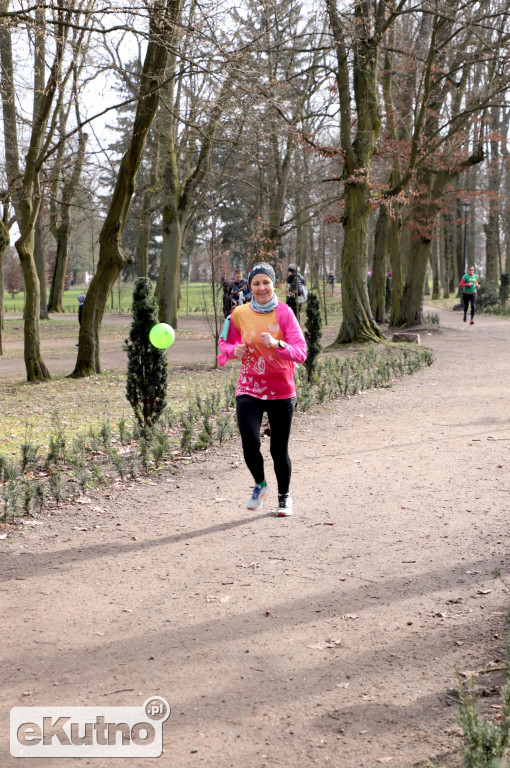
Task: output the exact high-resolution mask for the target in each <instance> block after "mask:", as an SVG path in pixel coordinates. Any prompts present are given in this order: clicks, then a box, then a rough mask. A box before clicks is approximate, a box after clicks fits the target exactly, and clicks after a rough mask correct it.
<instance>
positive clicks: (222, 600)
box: [220, 595, 230, 603]
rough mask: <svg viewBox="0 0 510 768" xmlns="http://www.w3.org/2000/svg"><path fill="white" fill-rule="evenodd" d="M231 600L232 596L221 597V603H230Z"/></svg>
mask: <svg viewBox="0 0 510 768" xmlns="http://www.w3.org/2000/svg"><path fill="white" fill-rule="evenodd" d="M229 600H230V595H225V597H220V603H228V601H229Z"/></svg>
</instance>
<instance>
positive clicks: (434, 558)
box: [0, 312, 510, 768]
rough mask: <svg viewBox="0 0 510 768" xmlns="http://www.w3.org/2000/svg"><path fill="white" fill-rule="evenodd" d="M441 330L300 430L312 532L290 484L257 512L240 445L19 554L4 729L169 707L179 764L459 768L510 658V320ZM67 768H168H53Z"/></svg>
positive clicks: (58, 524) (449, 323)
mask: <svg viewBox="0 0 510 768" xmlns="http://www.w3.org/2000/svg"><path fill="white" fill-rule="evenodd" d="M439 314H440V316H441V328H440V329H439V330H436V331H434V332H433V333H431V334H430V335H427V332H424V335H423V336H422V343H423V344H425V345H426V346H429V347H430V348H431V349H432V350H433V351H434V354H435V356H436V362H435V363H434V365H433V366H432V367H430V368H428V369H426V370H423V371H420V372H419V373H417V374H415V375H414V376H412V377H406V378H405V379H403V380H399V381H397V382H395V383H394V385H393V387H391V388H384V389H378V390H371V391H368V392H367V393H365V394H362V395H359V396H356V397H353V398H350V399H344V400H339V401H336V402H335V403H333V404H330V405H327V406H325V407H321V408H318V409H315V410H314V411H313V412H312V413H308V414H306V415H303V416H300V417H299V418H297V420H296V422H295V426H294V428H293V433H292V442H291V455H292V459H293V466H294V476H293V483H292V492H293V496H294V500H295V510H296V514H295V516H294V517H293V518H289V519H284V520H282V519H277V518H275V517H273V516H272V515H271V512H272V510H273V508H274V506H275V502H276V492H275V489H274V483H273V488H272V492H271V493H270V497H269V499H268V500H267V501H266V506H265V507H264V509H263V510H261V511H259V512H257V513H253V512H248V513H247V512H246V511H245V510H244V509H243V506H244V502H245V499H246V497H247V495H248V491H249V487H250V478H249V475H248V472H247V470H246V469H245V467H244V464H243V462H242V458H241V455H240V450H239V445H238V442H237V441H232V442H231V443H230V444H229V445H228V446H226V447H224V448H222V449H217V450H212V451H210V452H209V453H207V454H205V455H200V456H198V457H197V459H196V460H195V461H194V462H193V464H191V465H189V466H184V467H180V468H179V470H178V472H177V474H171V473H168V474H165V475H163V476H161V477H158V479H157V480H148V481H147V480H143V481H140V482H136V483H133V484H132V485H131V487H129V488H128V489H124V490H122V489H118V490H113V491H112V492H111V493H109V494H106V495H105V494H99V493H94V494H91V495H90V496H89V497H88V500H83V503H82V504H75V505H74V506H72V507H69V508H67V509H66V511H65V514H60V515H56V514H54V515H51V516H48V517H43V518H40V520H38V521H37V522H40V523H41V524H39V525H35V526H33V528H32V529H29V530H26V531H25V532H24V533H17V534H10V535H9V537H8V538H7V539H6V540H3V541H1V542H0V548H1V552H2V559H1V563H2V565H1V568H2V576H3V580H4V589H3V597H4V610H3V617H2V625H3V627H2V628H3V636H4V638H5V639H6V641H5V642H4V643H3V645H2V652H1V653H2V657H3V658H2V670H3V671H2V682H3V685H2V689H3V700H4V707H3V719H2V725H3V726H4V728H3V732H4V734H5V733H6V730H5V727H6V724H7V718H8V712H9V709H10V707H12V706H21V705H32V706H35V705H42V704H45V705H46V704H52V705H59V704H60V705H64V704H67V705H73V706H77V705H80V704H84V705H89V706H92V705H94V706H96V705H100V706H104V705H105V704H107V705H110V706H112V705H124V706H134V705H139V704H142V703H143V702H144V701H145V700H146V699H147V698H149V697H151V696H155V695H159V696H164V697H165V698H166V699H167V700H168V701H169V703H170V705H171V707H172V713H171V716H170V718H169V720H168V721H167V723H166V725H165V727H164V749H165V751H164V753H163V755H162V757H161V758H160V759H159V762H158V765H161V766H165V768H188V766H205V767H206V768H226V767H227V766H250V768H263V767H264V766H267V768H276V766H285V768H291V766H292V768H294V767H295V766H303V767H306V766H311V765H319V766H335V767H338V768H359V767H360V766H363V768H372V767H373V768H377V766H380V765H382V764H383V765H384V764H388V765H389V766H392V767H393V766H395V767H399V768H400V767H402V768H404V767H408V766H413V765H418V764H419V765H428V764H429V763H428V762H427V761H429V760H430V761H434V765H437V764H441V765H444V766H446V765H460V762H461V760H460V757H459V754H458V752H459V750H460V748H461V740H460V738H459V728H458V725H457V706H456V704H455V703H454V701H453V700H452V697H451V694H450V693H449V691H450V689H452V688H455V687H456V685H457V683H456V680H455V670H454V665H457V667H458V669H459V670H461V671H465V670H468V671H477V670H481V669H484V670H486V669H488V668H490V666H491V664H493V665H494V666H497V665H498V663H499V661H500V660H501V659H502V657H503V650H502V649H503V648H504V646H505V645H506V643H507V637H506V635H505V632H504V617H505V615H506V613H507V611H508V607H509V600H508V596H507V594H506V593H505V591H504V589H503V586H502V584H501V582H500V581H499V580H497V579H496V578H495V577H494V576H493V575H492V572H493V570H494V569H495V568H501V570H502V572H503V575H505V572H507V569H508V565H509V559H508V546H507V526H508V494H509V484H510V483H509V474H508V467H509V465H510V453H509V449H510V419H509V415H508V414H509V411H508V384H509V381H510V355H509V352H510V347H509V343H510V322H508V321H505V320H502V319H499V318H490V317H480V318H477V323H476V325H474V326H469V325H467V326H464V325H463V323H462V320H461V317H460V316H459V315H458V314H457V313H452V312H449V313H447V312H440V313H439ZM265 452H266V455H269V454H268V446H267V444H266V445H265ZM268 475H269V478H270V479H271V478H272V477H273V473H272V469H271V471H270V472H269V473H268ZM477 680H478V681H479V684H480V685H483V686H485V688H486V693H487V696H486V697H485V698H484V699H483V702H484V703H483V710H484V711H487V712H491V713H492V715H493V716H494V715H495V714H496V715H497V712H498V710H497V709H495V708H494V705H497V703H498V701H499V699H498V696H497V687H498V686H499V684H500V683H501V677H499V678H498V673H493V674H492V675H489V674H485V675H482V676H480V677H479V678H477ZM6 741H7V740H6V739H5V738H4V739H3V755H2V759H1V764H2V766H9V767H10V766H19V765H20V764H22V765H23V768H27V767H28V766H29V765H31V764H32V761H31V760H29V761H28V760H27V761H21V760H16V759H14V758H11V757H9V756H8V754H7V751H8V748H7V749H6ZM63 764H65V768H75V767H76V768H78V767H79V766H81V765H86V766H93V767H94V768H103V766H105V767H106V766H107V767H108V768H124V767H125V766H129V768H141V766H145V765H147V766H148V765H153V764H154V763H152V762H149V760H143V759H135V758H131V759H130V758H128V759H115V758H111V759H109V760H106V759H102V758H97V759H96V758H94V759H92V758H91V759H90V760H88V759H85V758H84V759H72V758H69V759H66V760H65V761H62V760H57V759H55V760H51V759H41V760H39V761H38V763H37V765H38V766H43V767H44V768H46V766H62V765H63ZM431 764H432V763H431Z"/></svg>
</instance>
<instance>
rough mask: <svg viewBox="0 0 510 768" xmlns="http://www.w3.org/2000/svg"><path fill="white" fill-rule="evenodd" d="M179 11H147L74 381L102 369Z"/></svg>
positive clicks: (164, 4) (168, 5) (159, 6)
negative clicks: (109, 316)
mask: <svg viewBox="0 0 510 768" xmlns="http://www.w3.org/2000/svg"><path fill="white" fill-rule="evenodd" d="M180 7H181V4H180V0H158V2H156V3H154V4H153V5H152V6H151V7H150V9H149V11H148V14H149V33H148V40H149V42H148V45H147V51H146V54H145V59H144V64H143V69H142V73H141V78H140V91H139V98H138V102H137V110H136V115H135V119H134V122H133V132H132V136H131V140H130V143H129V147H128V149H127V151H126V153H125V154H124V156H123V158H122V161H121V164H120V168H119V172H118V175H117V181H116V185H115V190H114V192H113V196H112V199H111V203H110V206H109V209H108V213H107V216H106V219H105V222H104V225H103V228H102V230H101V234H100V237H99V242H100V251H99V262H98V265H97V271H96V274H95V275H94V277H93V279H92V282H91V284H90V287H89V290H88V292H87V298H86V300H85V304H84V307H83V317H82V323H81V326H80V336H79V348H78V358H77V361H76V365H75V368H74V371H73V374H72V375H73V376H75V377H80V376H87V375H89V374H91V373H99V372H100V371H101V363H100V343H99V332H100V328H101V323H102V319H103V315H104V311H105V307H106V302H107V299H108V296H109V294H110V291H111V289H112V287H113V285H114V283H115V280H116V279H117V277H118V276H119V274H120V272H121V271H122V269H123V267H124V266H126V264H127V263H129V262H130V257H129V256H128V255H127V254H126V253H125V252H124V250H123V248H122V233H123V231H124V227H125V224H126V218H127V215H128V211H129V205H130V202H131V198H132V196H133V192H134V188H135V183H136V177H137V174H138V170H139V167H140V162H141V159H142V155H143V150H144V147H145V140H146V137H147V133H148V131H149V129H150V127H151V124H152V121H153V119H154V116H155V114H156V111H157V108H158V105H159V102H160V98H161V89H162V85H163V83H164V82H165V78H166V69H167V64H168V56H169V50H171V48H172V45H173V41H174V37H175V34H176V30H177V25H178V23H179V20H180Z"/></svg>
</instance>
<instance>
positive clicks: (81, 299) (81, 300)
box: [78, 293, 87, 325]
mask: <svg viewBox="0 0 510 768" xmlns="http://www.w3.org/2000/svg"><path fill="white" fill-rule="evenodd" d="M86 298H87V297H86V295H85V294H84V293H80V295H79V296H78V323H79V324H80V325H81V318H82V315H83V305H84V304H85V299H86Z"/></svg>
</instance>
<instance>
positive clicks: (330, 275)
mask: <svg viewBox="0 0 510 768" xmlns="http://www.w3.org/2000/svg"><path fill="white" fill-rule="evenodd" d="M335 280H336V278H335V273H334V272H333V270H330V271H329V272H328V285H330V286H331V295H332V296H333V294H334V293H335Z"/></svg>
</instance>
